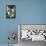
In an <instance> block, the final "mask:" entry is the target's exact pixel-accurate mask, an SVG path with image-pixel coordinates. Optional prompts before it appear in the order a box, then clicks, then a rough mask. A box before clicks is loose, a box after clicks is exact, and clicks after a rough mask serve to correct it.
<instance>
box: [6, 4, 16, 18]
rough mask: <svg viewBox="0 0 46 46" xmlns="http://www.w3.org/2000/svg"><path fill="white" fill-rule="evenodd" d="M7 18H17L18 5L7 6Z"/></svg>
mask: <svg viewBox="0 0 46 46" xmlns="http://www.w3.org/2000/svg"><path fill="white" fill-rule="evenodd" d="M6 18H16V5H6Z"/></svg>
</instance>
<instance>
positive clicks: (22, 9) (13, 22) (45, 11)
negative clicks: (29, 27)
mask: <svg viewBox="0 0 46 46" xmlns="http://www.w3.org/2000/svg"><path fill="white" fill-rule="evenodd" d="M7 4H15V5H16V19H6V5H7ZM17 24H46V0H0V44H1V43H3V44H4V43H8V39H7V36H8V34H9V32H11V31H12V32H17Z"/></svg>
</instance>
